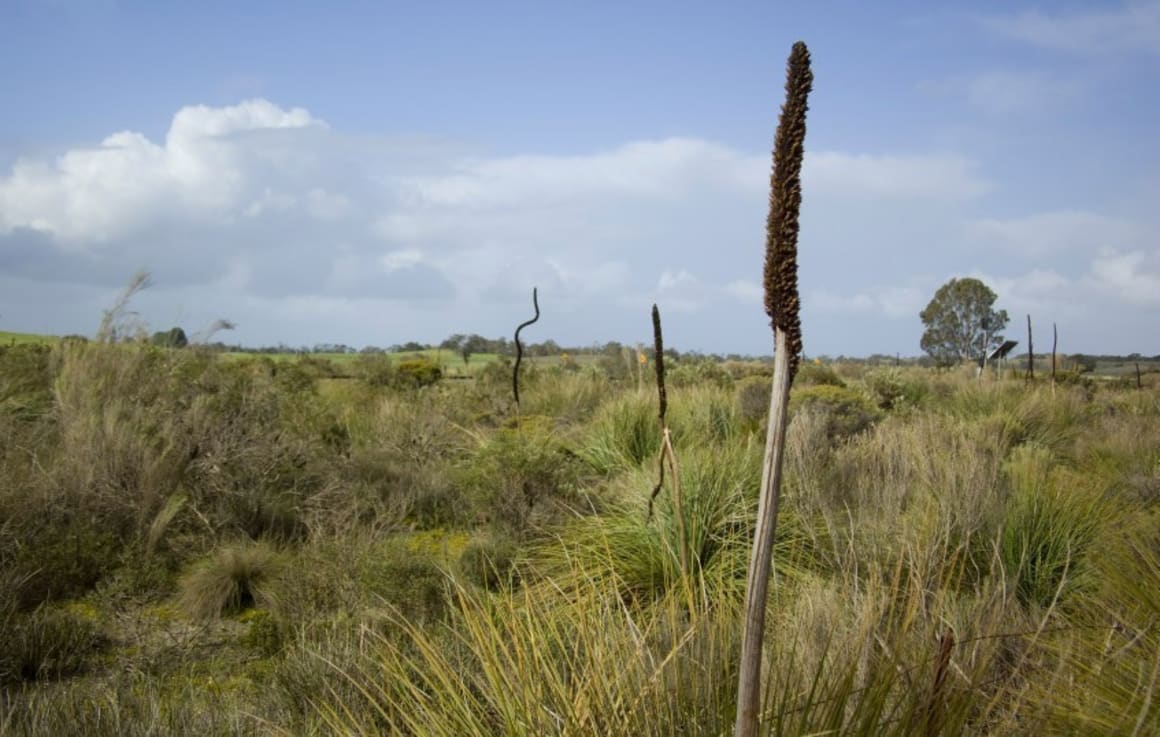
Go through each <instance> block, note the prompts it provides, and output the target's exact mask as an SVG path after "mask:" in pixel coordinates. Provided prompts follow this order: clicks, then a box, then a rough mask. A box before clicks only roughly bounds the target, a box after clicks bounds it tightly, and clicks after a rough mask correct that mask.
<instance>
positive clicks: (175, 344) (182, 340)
mask: <svg viewBox="0 0 1160 737" xmlns="http://www.w3.org/2000/svg"><path fill="white" fill-rule="evenodd" d="M150 341H151V342H152V343H153V345H156V346H161V347H162V348H184V347H185V346H187V345H189V338H187V337H186V336H185V331H184V330H182V329H181V328H170V329H169V330H164V331H162V332H158V333H153V337H152V338H150Z"/></svg>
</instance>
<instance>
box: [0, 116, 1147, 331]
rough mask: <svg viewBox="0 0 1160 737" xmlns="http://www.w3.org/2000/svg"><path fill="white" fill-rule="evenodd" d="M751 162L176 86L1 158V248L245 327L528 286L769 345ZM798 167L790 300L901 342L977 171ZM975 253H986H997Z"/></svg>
mask: <svg viewBox="0 0 1160 737" xmlns="http://www.w3.org/2000/svg"><path fill="white" fill-rule="evenodd" d="M351 151H356V152H357V154H358V155H350V153H351ZM768 186H769V157H768V154H767V153H765V152H759V153H753V152H746V151H739V150H737V149H733V148H729V147H727V146H723V145H721V144H717V143H713V142H709V141H702V140H697V139H689V138H674V139H664V140H658V141H638V142H634V143H629V144H625V145H623V146H618V147H613V148H610V149H608V150H604V151H596V152H593V153H591V154H586V155H579V154H578V155H571V156H506V157H491V158H482V157H479V156H474V157H472V156H464V155H463V153H462V148H459V147H452V146H451V145H447V146H443V147H440V146H438V145H434V144H431V143H430V142H427V143H426V144H424V145H422V146H418V147H413V146H409V145H408V146H407V147H403V146H399V145H395V144H394V143H393V142H391V141H387V140H385V139H383V140H379V139H366V138H359V139H357V140H356V139H348V138H345V137H344V136H343V134H342V133H341V132H338V131H334V130H332V129H330V128H328V127H326V126H325V125H324V124H322V123H321V122H319V121H318V120H317V119H316V118H315V117H314V116H313V115H311V114H310V113H308V112H306V111H302V110H297V109H283V108H279V107H277V106H275V105H272V104H271V103H268V102H264V101H252V102H250V103H243V104H242V105H239V106H235V107H230V108H186V109H183V110H182V111H180V112H179V113H178V114H177V116H175V119H174V123H173V125H172V126H171V130H170V132H169V134H168V135H167V136H166V137H165V138H164V142H163V143H155V142H152V141H150V140H149V139H148V138H146V137H145V136H143V135H141V134H139V133H133V132H122V133H117V134H114V135H113V136H110V137H108V138H107V139H106V140H105V141H103V142H102V143H101V144H100V145H98V146H95V147H93V148H91V149H82V148H78V149H75V150H72V151H68V152H65V153H64V154H62V155H61V156H60V157H59V158H55V159H48V160H35V159H31V158H26V159H23V160H21V161H20V162H19V163H18V164H17V165H16V166H15V167H13V168H12V169H11V170H10V171H9V172H0V272H2V273H3V274H4V275H5V277H7V278H8V279H9V280H21V279H23V280H25V281H26V282H29V283H32V282H36V283H44V284H59V283H64V282H71V283H74V284H85V285H90V286H91V285H96V286H98V287H100V288H101V289H108V288H109V287H111V286H115V285H117V284H119V283H123V281H124V279H125V278H127V276H128V275H129V274H131V273H133V271H135V270H136V269H138V268H141V267H143V266H144V267H147V268H150V269H151V270H152V271H153V272H154V275H155V277H156V281H157V283H158V285H165V286H164V289H165V290H167V291H166V294H167V295H169V296H170V297H171V298H173V299H176V298H177V297H175V296H174V295H178V296H180V299H181V300H182V302H181V304H182V305H183V306H189V305H201V304H206V305H213V307H214V309H213V313H212V314H207V315H204V316H202V315H200V314H193V315H191V316H190V322H191V323H196V322H199V321H200V322H202V323H205V322H208V321H209V320H211V319H213V318H215V317H218V316H221V315H225V316H226V317H229V318H231V319H235V320H237V321H238V322H240V323H241V324H242V325H243V327H244V330H243V331H239V332H238V333H236V334H235V335H236V337H237V338H238V339H239V340H243V341H248V342H255V343H258V342H273V341H276V340H279V339H281V340H287V341H288V342H308V341H310V340H314V339H317V340H327V341H332V340H345V341H347V342H350V343H352V344H354V343H358V344H365V343H370V342H374V343H377V344H380V345H381V344H384V343H386V344H389V343H391V342H396V341H401V340H408V339H413V338H419V339H437V338H440V337H442V336H444V335H447V334H450V333H452V332H465V331H471V332H480V333H483V334H489V335H490V334H501V333H506V332H508V331H509V328H510V327H511V325H514V324H515V323H518V322H519V321H520V320H522V319H526V317H527V315H526V314H525V313H526V312H527V309H528V307H529V306H530V305H529V295H530V292H531V289H532V287H533V286H535V287H539V289H540V301H541V306H542V309H543V311H544V314H545V320H544V321H543V324H542V325H541V328H542V329H543V330H545V333H544V335H545V337H553V338H554V339H557V340H560V341H561V342H569V341H575V342H580V343H586V342H589V341H592V340H608V339H616V340H621V341H624V340H640V339H647V337H648V323H647V307H648V305H649V304H651V303H652V302H654V301H655V302H657V303H658V305H659V306H660V308H661V310H662V311H663V312H664V313H665V314H666V315H669V314H671V315H672V328H673V334H674V335H675V336H681V338H680V341H677V342H679V343H680V344H681V345H682V347H684V346H688V347H690V348H708V349H728V350H736V349H738V348H740V349H742V350H745V349H746V346H752V349H753V350H758V351H764V350H768V348H767V346H766V345H765V341H766V340H767V338H768V320H767V319H766V318H765V316H764V312H763V310H762V309H761V306H760V305H761V296H762V294H761V288H760V284H759V283H758V282H759V279H760V271H761V262H762V243H763V235H762V234H763V226H764V217H765V211H766V207H767V195H768ZM804 186H805V189H806V192H805V198H806V201H805V204H806V209H807V211H808V212H805V213H803V222H802V225H803V227H802V236H803V253H802V263H803V272H802V277H801V278H802V293H803V295H804V296H805V307H806V313H807V314H806V318H805V319H807V320H818V322H817V323H814V324H810V325H807V326H806V327H807V329H810V328H811V327H813V325H822V326H823V327H822V328H820V329H818V332H815V333H813V335H814V336H818V335H824V336H825V337H822V338H820V339H815V338H811V339H810V340H811V344H812V345H817V346H818V348H817V350H818V351H819V352H833V353H837V352H843V351H845V352H853V351H858V350H864V351H865V352H873V351H874V350H878V349H879V348H880V347H881V348H887V349H888V348H889V347H890V345H897V344H896V343H890V342H889V341H891V340H893V339H892V338H891V337H882V335H883V333H882V332H880V331H884V330H885V331H893V332H887V333H886V335H887V336H897V335H901V334H909V332H911V331H914V330H917V325H918V321H917V313H918V311H919V310H921V308H922V306H923V305H924V304H925V302H926V301H927V300H929V298H930V296H931V294H933V292H934V289H935V288H936V287H937V286H938V284H937V283H936V282H935V281H933V280H924V278H920V277H910V276H909V275H910V273H911V272H914V271H921V272H923V273H930V272H936V273H941V272H943V271H945V270H946V269H947V267H948V266H947V265H948V261H947V259H951V258H955V255H954V254H955V250H954V249H952V248H949V247H948V249H947V251H946V253H947V255H945V256H944V255H941V254H939V253H934V252H933V250H932V249H931V248H930V244H931V243H935V242H939V241H938V239H939V238H941V237H944V236H949V237H948V241H953V240H954V238H956V237H957V238H959V239H960V240H962V232H961V230H960V231H958V232H950V233H948V231H954V229H955V227H956V226H955V225H948V222H951V223H959V222H963V221H964V220H966V218H967V216H966V214H965V208H971V210H973V211H977V209H978V208H979V207H980V206H981V205H980V199H979V196H980V195H981V194H982V193H983V192H985V191H986V190H987V189H988V187H989V186H990V185H989V183H988V181H987V180H986V178H985V177H984V175H983V173H982V172H981V171H980V170H979V168H978V166H977V165H976V164H975V163H974V162H973V161H972V160H971V159H970V158H968V157H965V156H962V155H958V154H954V153H944V154H924V153H913V152H909V153H907V152H901V153H900V152H891V153H875V154H858V153H850V152H840V151H815V152H810V153H809V155H808V157H807V161H806V164H805V182H804ZM983 202H984V203H985V200H984V201H983ZM956 208H960V209H956ZM948 217H950V218H952V219H953V220H950V221H948ZM1120 225H1121V224H1119V221H1116V220H1114V219H1111V218H1107V217H1101V216H1098V215H1095V214H1092V213H1070V212H1066V211H1064V212H1060V213H1048V214H1046V215H1041V216H1036V217H1032V218H1024V219H1008V220H1002V219H999V220H981V221H978V222H976V223H974V224H973V225H972V230H971V234H972V235H974V236H975V237H976V239H984V240H989V241H994V242H996V243H999V244H1001V245H1010V244H1025V247H1026V249H1027V250H1026V251H1025V252H1026V253H1028V254H1039V253H1052V254H1054V253H1061V252H1063V251H1066V250H1067V249H1073V250H1076V251H1077V252H1083V249H1084V248H1086V247H1087V245H1088V243H1089V241H1090V240H1091V239H1089V238H1087V237H1086V236H1084V234H1088V233H1090V234H1104V235H1107V234H1109V233H1112V234H1115V233H1121V234H1123V235H1125V236H1128V235H1130V236H1132V237H1131V238H1128V237H1123V238H1121V237H1118V236H1117V237H1114V238H1106V239H1104V240H1101V241H1098V244H1099V245H1110V246H1114V247H1116V248H1117V249H1119V251H1118V252H1117V253H1119V254H1121V256H1120V257H1119V258H1122V255H1123V254H1131V253H1134V252H1135V251H1137V250H1141V249H1143V248H1145V246H1146V245H1150V244H1145V243H1143V242H1142V241H1143V237H1144V233H1143V231H1142V229H1140V228H1137V227H1136V226H1131V227H1128V226H1123V227H1122V228H1121V230H1116V228H1117V227H1120ZM1080 236H1084V237H1083V238H1081V237H1080ZM1026 244H1029V245H1026ZM1061 249H1062V250H1061ZM976 250H979V249H976ZM963 252H964V249H960V251H959V253H958V255H959V256H961V255H962V253H963ZM980 253H983V256H980V265H982V266H987V265H989V262H990V264H991V265H993V262H994V261H995V260H996V259H997V258H1001V257H1005V256H1006V254H1005V253H999V254H998V255H997V253H998V252H996V251H990V252H989V254H988V253H984V252H982V251H980ZM1092 253H1094V252H1086V253H1084V256H1085V260H1084V261H1083V262H1081V263H1080V264H1079V265H1078V266H1076V268H1078V269H1080V270H1081V271H1082V270H1083V269H1084V268H1086V267H1087V260H1086V259H1090V257H1091V255H1092ZM1116 258H1117V257H1113V256H1108V257H1107V258H1106V261H1107V263H1103V264H1101V265H1099V271H1098V273H1099V274H1102V277H1101V278H1102V279H1103V281H1102V282H1099V283H1104V284H1112V283H1122V284H1127V285H1128V286H1127V289H1128V290H1129V291H1128V292H1127V293H1130V294H1142V293H1143V292H1144V291H1145V290H1146V288H1147V287H1148V285H1149V284H1150V282H1149V278H1150V277H1148V276H1147V275H1148V274H1152V275H1154V274H1155V271H1154V270H1151V271H1148V270H1144V271H1139V270H1138V269H1137V270H1136V271H1132V269H1133V268H1136V267H1139V268H1143V266H1144V265H1146V264H1147V263H1148V262H1147V260H1146V259H1145V261H1143V262H1140V263H1139V264H1137V263H1136V262H1130V263H1127V264H1123V263H1120V262H1119V261H1116ZM831 265H832V266H833V268H831ZM1057 268H1059V269H1060V272H1061V273H1066V274H1068V276H1067V277H1066V278H1067V279H1070V282H1071V283H1070V284H1063V283H1058V282H1059V280H1058V279H1057V280H1056V281H1055V282H1053V281H1052V277H1051V275H1050V273H1047V272H1045V273H1046V274H1047V275H1046V276H1045V275H1044V274H1040V275H1038V276H1036V277H1035V278H1028V279H1025V280H1024V281H1022V282H1019V283H1015V282H1013V283H1012V284H1011V285H1010V289H1011V290H1012V291H1011V293H1012V294H1013V295H1016V296H1017V295H1021V294H1022V295H1025V296H1026V298H1027V299H1030V298H1032V297H1037V298H1039V299H1041V300H1048V299H1050V300H1052V301H1053V303H1062V300H1064V299H1066V298H1067V297H1066V296H1060V294H1061V293H1062V294H1064V295H1066V293H1067V290H1068V289H1072V290H1075V289H1078V288H1083V289H1086V290H1087V292H1090V293H1092V294H1100V295H1104V292H1102V291H1100V289H1097V288H1096V286H1095V285H1096V284H1097V275H1096V273H1097V269H1096V267H1095V266H1093V268H1092V274H1091V275H1090V278H1088V279H1087V280H1086V281H1085V280H1084V279H1081V278H1080V277H1079V276H1077V275H1075V274H1072V273H1070V272H1067V271H1066V270H1065V269H1063V267H1062V266H1057ZM1125 269H1127V272H1126V273H1127V274H1137V275H1139V274H1144V275H1145V276H1144V277H1143V278H1139V277H1137V278H1135V279H1134V280H1133V279H1127V278H1126V277H1125ZM991 270H992V271H1000V273H1001V270H1000V269H995V268H992V269H991ZM1051 273H1054V272H1051ZM1057 276H1058V274H1057ZM755 277H756V279H757V280H756V281H755ZM1059 278H1060V279H1064V278H1065V277H1059ZM1117 278H1118V279H1119V280H1120V281H1119V282H1116V279H1117ZM1037 280H1038V281H1037ZM875 284H877V285H883V286H878V287H872V288H867V286H866V285H875ZM1109 288H1110V287H1109ZM46 289H47V287H46ZM161 289H162V287H160V286H159V287H158V289H157V290H155V291H154V293H153V294H154V295H155V296H156V298H157V299H158V301H159V303H160V302H162V301H163V300H162V297H161V296H160V295H159V294H158V292H159V291H160V290H161ZM1133 290H1134V291H1133ZM34 291H35V290H32V289H29V288H25V289H23V290H22V291H20V294H31V293H33V292H34ZM1005 291H1006V290H1005ZM1087 292H1085V294H1086V293H1087ZM1001 297H1002V298H1006V296H1005V295H1002V294H1001ZM151 298H152V297H151ZM1103 298H1105V299H1111V297H1108V296H1107V295H1104V297H1103ZM1141 299H1146V298H1141ZM739 302H740V303H745V304H746V305H748V306H747V307H745V308H744V309H739V308H738V303H739ZM12 305H13V303H12V301H11V300H10V299H8V300H7V301H6V298H5V297H4V295H3V294H0V313H3V314H5V315H7V314H10V313H15V312H21V311H27V310H28V308H27V307H23V308H19V309H17V308H14V307H13V306H12ZM189 309H190V310H196V309H198V308H197V307H189ZM312 309H317V311H316V312H312V311H311V310H312ZM367 310H370V311H374V312H375V315H374V316H373V317H368V316H367V315H368V313H367V312H366V311H367ZM726 310H728V312H726ZM380 313H381V314H380ZM625 315H637V316H639V318H640V319H639V320H638V319H636V318H633V319H627V318H625ZM347 317H350V319H351V320H352V322H351V323H350V324H349V325H347V324H345V323H342V324H340V323H341V322H342V320H345V319H346V318H347ZM167 319H171V318H167ZM182 319H185V318H184V317H183V318H182ZM827 321H829V323H827ZM94 322H95V320H94ZM827 324H835V325H838V326H839V327H840V328H841V329H844V330H846V331H847V333H846V334H848V333H850V332H852V331H856V332H857V335H855V336H854V337H853V338H851V339H850V340H852V341H853V343H851V344H849V345H841V344H837V345H836V344H835V343H836V342H837V341H844V340H846V338H842V337H838V336H840V335H843V334H841V333H840V332H833V331H828V330H827V328H826V327H824V326H826V325H827ZM851 325H857V326H858V327H856V328H855V327H851ZM722 326H724V327H722ZM746 326H748V327H746ZM77 329H78V328H76V327H70V328H66V329H65V330H64V331H65V332H74V331H76V330H77ZM250 331H253V332H250ZM744 336H750V337H749V338H746V337H744ZM747 341H751V342H748V343H747ZM827 341H831V342H829V343H827ZM859 341H860V342H859ZM879 341H881V342H883V343H887V345H883V346H880V345H879ZM909 342H910V343H917V338H915V339H914V340H911V341H909ZM811 350H814V349H811Z"/></svg>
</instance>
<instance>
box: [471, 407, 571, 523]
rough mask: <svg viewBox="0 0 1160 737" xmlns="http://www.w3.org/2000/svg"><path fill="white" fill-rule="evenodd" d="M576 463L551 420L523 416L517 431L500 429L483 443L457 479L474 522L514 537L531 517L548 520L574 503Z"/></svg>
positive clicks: (515, 429) (530, 520)
mask: <svg viewBox="0 0 1160 737" xmlns="http://www.w3.org/2000/svg"><path fill="white" fill-rule="evenodd" d="M577 460H578V459H577V458H576V457H575V456H574V455H573V454H570V453H569V452H567V451H566V450H565V448H564V446H563V445H562V444H561V442H560V439H559V438H558V437H557V436H556V433H555V432H554V431H553V429H552V427H551V424H550V421H547V420H546V419H545V418H539V417H525V418H523V420H522V421H521V422H520V424H519V426H518V427H515V428H501V429H500V430H499V431H497V432H496V433H495V435H493V436H492V437H490V438H488V439H486V440H485V441H483V443H482V445H481V446H480V447H479V449H478V450H476V452H475V454H474V455H473V456H472V457H471V458H470V459H469V460H468V461H467V462H466V463H464V464H463V465H462V466H460V468H459V469H458V474H457V476H458V480H459V483H460V484H461V485H462V487H463V488H464V490H465V492H466V494H467V496H468V498H469V499H470V500H471V502H472V506H473V508H474V510H475V512H476V517H477V519H479V520H480V521H482V522H484V523H491V524H496V525H498V526H499V527H501V528H503V529H505V530H506V531H508V532H509V533H511V532H514V533H517V534H518V533H522V532H525V531H526V530H527V529H528V527H529V526H530V524H531V522H532V519H533V516H535V515H539V516H541V517H544V516H550V515H551V513H552V512H553V511H554V510H555V509H556V508H558V507H559V506H562V505H566V504H568V502H569V501H571V500H572V499H573V497H574V494H575V490H576V486H577V481H578V480H579V471H580V469H579V463H578V462H577Z"/></svg>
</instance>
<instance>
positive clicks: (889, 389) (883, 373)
mask: <svg viewBox="0 0 1160 737" xmlns="http://www.w3.org/2000/svg"><path fill="white" fill-rule="evenodd" d="M865 383H866V389H867V391H869V392H870V396H871V397H873V398H874V402H875V403H876V404H877V405H878V408H879V409H883V410H887V411H889V410H894V409H900V408H902V407H914V406H917V405H918V403H919V402H920V401H922V399H923V398H924V397H925V396H926V393H927V387H926V384H924V383H922V382H919V381H912V380H910V379H907V377H906V375H905V374H904V373H903V372H902V371H900V370H899V369H896V368H884V369H875V370H873V371H870V372H868V373H867V374H866V377H865Z"/></svg>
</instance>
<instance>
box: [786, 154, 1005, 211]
mask: <svg viewBox="0 0 1160 737" xmlns="http://www.w3.org/2000/svg"><path fill="white" fill-rule="evenodd" d="M977 168H978V167H977V166H976V165H975V163H974V162H972V161H971V160H970V159H968V158H966V157H964V156H959V155H957V154H928V155H871V154H846V153H840V152H836V151H821V152H816V153H815V152H807V154H806V160H805V162H804V164H803V169H802V171H803V173H802V187H803V189H804V190H805V192H806V193H808V194H809V195H823V196H824V195H837V196H842V197H856V198H860V199H890V200H917V201H922V200H962V199H970V198H973V197H978V196H979V195H982V194H984V193H986V192H987V191H988V190H989V189H990V184H989V183H988V182H987V181H986V180H984V179H983V178H982V177H981V176H979V174H978V173H977V171H976V170H977Z"/></svg>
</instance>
